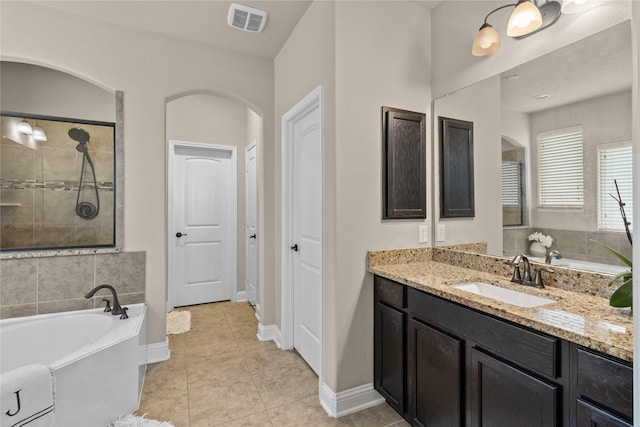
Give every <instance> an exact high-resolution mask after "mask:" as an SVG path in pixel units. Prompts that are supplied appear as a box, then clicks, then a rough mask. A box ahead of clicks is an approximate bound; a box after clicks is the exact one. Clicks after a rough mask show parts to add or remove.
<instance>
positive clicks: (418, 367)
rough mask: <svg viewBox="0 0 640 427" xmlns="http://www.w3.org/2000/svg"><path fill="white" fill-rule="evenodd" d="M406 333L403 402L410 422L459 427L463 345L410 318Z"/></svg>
mask: <svg viewBox="0 0 640 427" xmlns="http://www.w3.org/2000/svg"><path fill="white" fill-rule="evenodd" d="M407 332H408V343H407V348H408V351H407V352H408V355H407V361H408V365H409V367H408V372H407V390H408V392H407V402H408V412H409V414H410V415H409V416H410V417H411V419H412V423H413V424H414V425H417V426H429V427H460V426H461V423H462V420H464V412H463V411H464V409H463V404H462V396H463V389H464V385H463V378H464V375H463V369H464V364H463V354H464V342H463V341H461V340H459V339H457V338H455V337H452V336H450V335H447V334H445V333H443V332H441V331H439V330H437V329H434V328H432V327H430V326H428V325H426V324H424V323H422V322H419V321H417V320H414V319H411V320H409V322H408V326H407Z"/></svg>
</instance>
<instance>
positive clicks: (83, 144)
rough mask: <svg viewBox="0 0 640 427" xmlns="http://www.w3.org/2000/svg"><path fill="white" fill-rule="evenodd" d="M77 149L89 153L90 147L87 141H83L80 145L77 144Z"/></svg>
mask: <svg viewBox="0 0 640 427" xmlns="http://www.w3.org/2000/svg"><path fill="white" fill-rule="evenodd" d="M76 150H78V151H79V152H81V153H84V154H87V153H88V151H89V149H88V148H87V143H86V142H81V143H79V144H78V145H76Z"/></svg>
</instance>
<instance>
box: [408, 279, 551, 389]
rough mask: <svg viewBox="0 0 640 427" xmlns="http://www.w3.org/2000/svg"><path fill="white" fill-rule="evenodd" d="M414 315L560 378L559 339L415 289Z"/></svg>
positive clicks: (412, 292)
mask: <svg viewBox="0 0 640 427" xmlns="http://www.w3.org/2000/svg"><path fill="white" fill-rule="evenodd" d="M407 306H408V310H409V312H410V313H411V314H413V315H415V316H416V317H418V318H420V319H422V320H423V321H425V322H427V323H432V324H434V325H436V326H438V327H440V328H443V329H444V330H447V331H451V332H452V333H453V334H455V335H457V336H460V337H463V338H466V339H468V340H470V341H473V342H475V343H477V344H478V345H479V346H481V347H482V348H484V349H486V350H488V351H490V352H492V353H494V354H497V355H499V356H501V357H504V358H506V359H509V360H511V361H513V363H515V364H517V365H519V366H521V367H523V368H525V369H530V370H532V371H534V372H537V373H539V374H542V375H545V376H547V377H549V378H557V377H558V376H559V375H560V372H559V366H558V360H559V357H558V352H559V351H560V350H559V349H560V339H558V338H553V337H549V336H546V335H542V334H539V333H537V332H533V331H530V330H528V329H524V328H523V327H519V326H515V325H512V324H510V323H507V322H505V321H502V320H498V319H495V318H493V317H490V316H489V315H487V314H483V313H480V312H477V311H475V310H472V309H469V308H466V307H462V306H460V305H458V304H454V303H451V302H449V301H446V300H443V299H441V298H438V297H435V296H433V295H429V294H427V293H425V292H421V291H418V290H416V289H409V290H408V293H407Z"/></svg>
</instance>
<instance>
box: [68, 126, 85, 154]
mask: <svg viewBox="0 0 640 427" xmlns="http://www.w3.org/2000/svg"><path fill="white" fill-rule="evenodd" d="M69 136H70V137H71V139H73V140H74V141H78V142H79V143H80V144H86V143H87V142H89V132H87V131H86V130H84V129H82V128H71V129H69ZM77 148H78V147H76V149H77ZM78 151H82V150H78Z"/></svg>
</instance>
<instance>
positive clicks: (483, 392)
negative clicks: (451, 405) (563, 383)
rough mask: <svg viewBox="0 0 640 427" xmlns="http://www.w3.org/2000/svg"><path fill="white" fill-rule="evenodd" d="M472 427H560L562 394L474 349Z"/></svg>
mask: <svg viewBox="0 0 640 427" xmlns="http://www.w3.org/2000/svg"><path fill="white" fill-rule="evenodd" d="M470 390H471V425H472V426H483V427H495V426H517V427H552V426H557V425H559V424H560V419H561V409H560V408H561V402H560V400H559V399H560V398H561V394H562V393H561V392H560V389H559V387H558V386H556V385H553V384H549V383H547V382H544V381H541V380H540V379H538V378H536V377H533V376H531V375H529V374H527V373H525V372H523V371H521V370H519V369H517V368H515V367H513V366H511V365H508V364H506V363H504V362H502V361H500V360H498V359H495V358H493V357H491V356H489V355H487V354H485V353H482V352H480V351H478V350H477V349H475V348H473V349H471V377H470Z"/></svg>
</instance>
